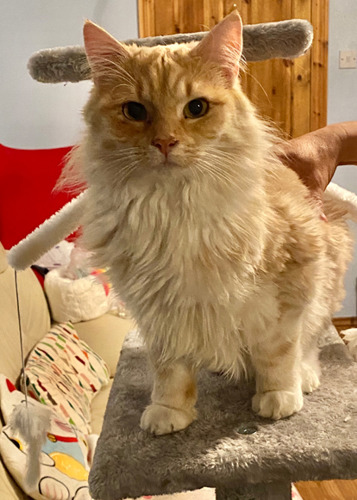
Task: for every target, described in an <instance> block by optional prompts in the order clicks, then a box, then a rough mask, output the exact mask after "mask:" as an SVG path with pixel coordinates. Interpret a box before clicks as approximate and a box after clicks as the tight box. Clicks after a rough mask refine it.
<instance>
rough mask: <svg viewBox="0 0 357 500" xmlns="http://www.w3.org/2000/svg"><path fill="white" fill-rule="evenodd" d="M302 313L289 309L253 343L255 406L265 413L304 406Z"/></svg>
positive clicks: (278, 415)
mask: <svg viewBox="0 0 357 500" xmlns="http://www.w3.org/2000/svg"><path fill="white" fill-rule="evenodd" d="M300 333H301V315H299V314H297V313H296V312H287V313H285V314H283V315H282V317H281V318H280V321H278V322H277V323H275V322H273V323H271V324H270V326H269V327H268V328H267V329H266V330H265V332H263V333H261V335H260V336H259V339H258V340H257V342H256V343H255V344H254V346H252V351H251V356H252V362H253V366H254V368H255V374H256V394H255V396H254V397H253V400H252V407H253V410H254V411H255V412H257V413H258V414H259V415H261V416H262V417H266V418H273V419H275V420H278V419H280V418H285V417H288V416H289V415H292V414H293V413H295V412H298V411H299V410H301V408H302V406H303V394H302V390H301V344H300Z"/></svg>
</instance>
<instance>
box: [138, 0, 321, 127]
mask: <svg viewBox="0 0 357 500" xmlns="http://www.w3.org/2000/svg"><path fill="white" fill-rule="evenodd" d="M235 8H237V9H238V11H239V12H240V14H241V16H242V19H243V23H244V24H256V23H262V22H269V21H283V20H285V19H292V18H301V19H307V20H309V21H310V22H311V24H312V25H313V27H314V42H313V46H312V49H310V51H309V52H308V53H307V54H305V55H304V56H301V57H299V58H297V59H294V60H286V59H275V60H269V61H263V62H256V63H248V65H247V70H246V73H245V74H244V75H243V77H242V81H243V86H244V89H245V91H246V92H247V94H248V96H249V97H250V99H251V100H252V101H253V102H254V104H255V105H256V106H257V108H258V109H259V112H260V113H261V115H262V116H264V117H265V118H267V119H269V120H272V121H273V122H274V123H276V125H277V126H278V127H279V128H280V129H281V130H282V131H283V132H285V133H286V134H288V136H291V137H297V136H299V135H302V134H304V133H305V132H309V131H310V130H315V129H317V128H319V127H322V126H324V125H326V115H327V56H328V54H327V49H328V45H327V38H328V0H269V1H264V0H171V1H170V0H138V9H139V29H140V36H141V37H145V36H154V35H166V34H172V33H190V32H195V31H202V30H208V29H210V28H212V27H213V26H214V25H215V24H217V23H218V22H219V21H220V20H221V19H222V18H223V17H224V16H226V15H227V14H229V13H230V12H231V11H232V10H233V9H235Z"/></svg>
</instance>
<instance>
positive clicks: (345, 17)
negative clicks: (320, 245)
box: [328, 0, 357, 316]
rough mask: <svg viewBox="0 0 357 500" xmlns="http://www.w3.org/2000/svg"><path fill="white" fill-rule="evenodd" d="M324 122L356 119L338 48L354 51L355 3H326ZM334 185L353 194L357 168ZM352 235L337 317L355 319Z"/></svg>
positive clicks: (354, 72)
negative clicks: (328, 4)
mask: <svg viewBox="0 0 357 500" xmlns="http://www.w3.org/2000/svg"><path fill="white" fill-rule="evenodd" d="M329 14H330V15H329V19H330V21H329V22H330V26H329V68H328V122H329V123H336V122H339V121H347V120H357V69H339V64H338V57H339V51H340V50H341V49H342V50H344V49H347V50H348V49H349V50H357V1H356V0H330V13H329ZM333 180H334V182H336V183H337V184H339V185H340V186H343V187H345V188H347V189H349V190H351V191H353V192H355V193H357V166H344V167H339V168H338V170H337V172H336V174H335V176H334V179H333ZM351 228H352V230H353V232H354V236H355V241H356V244H355V248H354V260H353V262H352V264H351V265H350V268H349V270H348V272H347V275H346V280H345V285H346V290H347V296H346V299H345V301H344V307H343V309H342V310H341V311H340V312H339V313H338V316H356V315H357V299H356V280H357V225H356V224H353V225H352V224H351Z"/></svg>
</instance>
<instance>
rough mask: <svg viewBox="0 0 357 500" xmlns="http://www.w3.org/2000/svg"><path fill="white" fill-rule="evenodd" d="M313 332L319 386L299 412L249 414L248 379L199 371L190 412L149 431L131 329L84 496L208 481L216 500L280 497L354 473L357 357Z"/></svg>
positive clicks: (169, 489) (191, 486) (105, 499)
mask: <svg viewBox="0 0 357 500" xmlns="http://www.w3.org/2000/svg"><path fill="white" fill-rule="evenodd" d="M321 338H322V340H323V341H324V346H323V347H322V349H321V356H320V357H321V364H322V379H321V386H320V388H319V389H318V390H316V391H315V392H313V393H312V394H309V395H308V396H305V398H304V408H303V409H302V410H301V411H300V412H299V413H297V414H295V415H293V416H291V417H290V418H286V419H283V420H278V421H272V420H267V419H263V418H260V417H257V415H255V414H254V413H253V412H252V410H251V397H252V395H253V394H254V384H248V383H243V382H242V383H235V382H233V381H229V380H227V379H225V378H224V377H222V376H220V375H217V374H214V373H209V372H207V371H204V370H203V371H201V372H200V374H199V377H198V401H197V410H198V419H197V421H195V422H193V423H192V424H191V425H190V426H189V427H188V428H187V429H185V430H183V431H180V432H177V433H175V434H170V435H165V436H158V437H155V436H153V435H151V434H148V433H146V432H144V431H142V430H141V429H140V426H139V423H140V417H141V414H142V412H143V410H144V409H145V407H146V406H147V405H148V404H149V403H150V393H151V387H152V376H151V370H150V368H149V366H148V362H147V356H146V351H145V348H144V347H143V345H142V343H141V340H140V337H139V336H138V335H137V334H135V332H133V333H132V334H131V335H129V336H128V337H127V339H126V341H125V343H124V345H123V349H122V352H121V356H120V360H119V364H118V368H117V373H116V375H115V379H114V382H113V386H112V390H111V393H110V396H109V401H108V406H107V410H106V413H105V417H104V424H103V430H102V433H101V435H100V438H99V441H98V444H97V448H96V452H95V456H94V462H93V466H92V469H91V472H90V475H89V485H90V492H91V496H92V498H94V499H100V500H113V499H114V498H115V499H117V500H119V499H124V498H128V497H131V498H136V497H140V496H143V495H162V494H170V493H176V492H180V491H185V490H195V489H199V488H202V487H204V486H207V487H211V488H216V489H217V499H218V500H287V499H291V491H290V483H292V482H296V481H309V480H310V481H311V480H325V479H356V478H357V393H356V390H355V388H356V386H357V363H355V362H353V360H352V359H351V358H350V357H349V353H348V351H347V348H346V346H345V345H344V344H343V343H341V342H342V341H341V339H339V337H338V334H337V332H336V330H335V329H334V328H333V327H331V328H330V330H328V331H327V332H326V335H325V336H323V335H322V336H321ZM341 387H343V391H341Z"/></svg>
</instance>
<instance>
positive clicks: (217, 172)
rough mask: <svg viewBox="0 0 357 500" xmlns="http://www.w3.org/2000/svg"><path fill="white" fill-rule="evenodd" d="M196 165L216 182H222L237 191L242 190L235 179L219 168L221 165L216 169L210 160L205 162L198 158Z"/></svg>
mask: <svg viewBox="0 0 357 500" xmlns="http://www.w3.org/2000/svg"><path fill="white" fill-rule="evenodd" d="M197 164H198V165H200V166H201V167H203V170H202V169H201V171H205V172H207V173H208V174H210V175H211V177H212V178H214V179H215V180H216V181H217V180H219V181H223V183H224V184H226V185H227V186H228V187H230V186H234V187H236V188H237V189H239V190H242V188H241V186H240V185H239V184H238V182H237V179H235V178H234V177H233V176H232V175H230V173H229V172H228V171H227V170H224V169H222V168H221V165H220V166H219V167H217V165H215V164H214V163H213V162H212V161H211V160H210V161H209V160H205V159H203V158H200V159H199V160H198V161H197Z"/></svg>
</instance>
